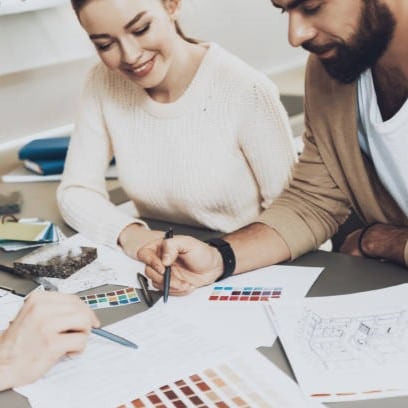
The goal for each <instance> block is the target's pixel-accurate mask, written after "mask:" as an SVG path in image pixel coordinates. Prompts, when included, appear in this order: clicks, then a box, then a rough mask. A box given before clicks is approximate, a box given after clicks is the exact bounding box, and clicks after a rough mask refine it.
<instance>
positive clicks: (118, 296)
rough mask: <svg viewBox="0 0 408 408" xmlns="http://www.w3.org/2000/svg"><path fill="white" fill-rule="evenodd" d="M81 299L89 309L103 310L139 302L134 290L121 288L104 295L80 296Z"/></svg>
mask: <svg viewBox="0 0 408 408" xmlns="http://www.w3.org/2000/svg"><path fill="white" fill-rule="evenodd" d="M81 299H82V300H83V301H84V302H85V303H86V304H87V305H89V307H90V308H91V309H104V308H107V307H117V306H125V305H130V304H132V303H139V302H140V299H139V297H138V295H137V292H136V289H135V288H123V289H119V290H114V291H111V292H106V293H97V294H94V295H87V296H81Z"/></svg>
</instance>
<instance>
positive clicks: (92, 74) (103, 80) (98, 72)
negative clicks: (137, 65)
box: [87, 61, 125, 86]
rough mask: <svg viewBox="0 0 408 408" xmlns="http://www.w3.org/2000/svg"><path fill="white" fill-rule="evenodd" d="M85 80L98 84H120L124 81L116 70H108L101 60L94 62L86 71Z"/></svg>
mask: <svg viewBox="0 0 408 408" xmlns="http://www.w3.org/2000/svg"><path fill="white" fill-rule="evenodd" d="M87 81H88V82H92V83H96V84H98V86H101V85H102V86H103V85H109V84H111V83H114V84H120V83H121V82H124V81H125V78H123V77H122V76H121V75H119V74H118V73H117V72H114V71H112V70H110V69H109V68H108V67H106V65H105V64H103V63H102V62H100V61H99V62H96V63H95V64H94V65H92V66H91V68H90V69H89V71H88V75H87Z"/></svg>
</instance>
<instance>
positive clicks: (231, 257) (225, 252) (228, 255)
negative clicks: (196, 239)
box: [206, 238, 236, 282]
mask: <svg viewBox="0 0 408 408" xmlns="http://www.w3.org/2000/svg"><path fill="white" fill-rule="evenodd" d="M206 243H207V244H208V245H210V246H212V247H214V248H216V249H217V250H218V252H219V253H220V254H221V258H222V263H223V266H224V270H223V273H222V275H221V276H220V277H219V278H218V279H217V280H216V282H218V281H220V280H223V279H226V278H228V277H230V276H231V275H232V274H233V273H234V271H235V264H236V262H235V254H234V251H233V250H232V248H231V245H230V244H229V243H228V242H227V241H224V240H223V239H221V238H212V239H209V240H207V241H206Z"/></svg>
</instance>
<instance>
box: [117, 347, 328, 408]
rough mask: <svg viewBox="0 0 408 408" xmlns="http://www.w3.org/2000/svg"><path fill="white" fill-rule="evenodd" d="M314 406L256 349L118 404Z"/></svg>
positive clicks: (159, 407)
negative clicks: (243, 355)
mask: <svg viewBox="0 0 408 408" xmlns="http://www.w3.org/2000/svg"><path fill="white" fill-rule="evenodd" d="M151 407H153V408H164V407H175V408H190V407H197V408H207V407H219V408H229V407H238V408H239V407H241V408H299V407H302V408H312V407H322V405H321V404H319V403H316V402H315V401H311V400H310V399H307V398H305V397H304V396H303V395H302V393H301V391H300V389H299V387H298V386H297V385H296V384H295V382H294V381H292V380H291V379H290V378H289V377H287V376H286V375H285V374H283V372H282V371H280V370H279V369H278V368H277V367H276V366H275V365H274V364H273V363H272V362H270V361H267V360H266V359H265V357H263V356H261V355H260V354H259V353H258V352H256V351H249V352H248V354H247V355H246V356H245V357H241V358H238V359H234V360H231V361H225V362H220V363H219V364H217V365H215V366H214V367H211V368H207V369H204V370H200V371H199V372H196V373H194V374H191V375H189V376H186V377H184V378H181V379H179V380H177V381H174V382H169V383H168V384H166V385H163V386H161V387H159V388H157V389H155V390H154V391H151V392H149V393H148V394H146V395H143V396H141V397H138V398H135V399H134V400H132V401H131V402H128V403H126V404H122V405H120V406H119V407H118V408H151Z"/></svg>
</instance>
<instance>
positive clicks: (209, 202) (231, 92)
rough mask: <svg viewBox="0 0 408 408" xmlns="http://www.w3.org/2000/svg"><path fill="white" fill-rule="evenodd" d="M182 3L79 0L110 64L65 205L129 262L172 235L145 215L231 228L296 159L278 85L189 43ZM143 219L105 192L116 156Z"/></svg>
mask: <svg viewBox="0 0 408 408" xmlns="http://www.w3.org/2000/svg"><path fill="white" fill-rule="evenodd" d="M180 3H181V0H72V4H73V6H74V9H75V11H76V13H77V16H78V18H79V21H80V23H81V24H82V26H83V28H84V29H85V31H86V32H87V33H88V35H89V37H90V39H91V40H92V41H93V43H94V45H95V47H96V49H97V51H98V54H99V56H100V58H101V60H102V63H100V64H98V65H97V66H95V67H94V68H93V69H92V70H91V72H90V74H89V76H88V78H87V82H86V85H85V89H84V91H83V94H82V98H81V103H80V108H79V114H78V118H77V122H76V129H75V132H74V134H73V135H72V140H71V144H70V147H69V151H68V155H67V160H66V165H65V170H64V175H63V180H62V183H61V185H60V186H59V189H58V203H59V208H60V210H61V213H62V216H63V217H64V219H65V221H66V222H67V223H68V224H70V225H71V226H72V227H73V228H75V229H76V230H78V231H79V232H81V233H82V234H84V235H85V236H87V237H89V238H91V239H93V240H96V241H98V242H101V243H104V244H107V245H110V246H117V245H119V246H121V247H122V248H123V250H124V251H125V252H126V253H127V254H128V255H129V256H132V257H135V258H136V257H137V255H136V254H137V250H138V248H140V247H141V246H142V245H144V244H146V243H147V242H150V241H152V240H154V239H157V238H159V237H162V236H163V233H162V232H159V231H153V230H150V229H149V227H148V225H146V223H144V222H143V221H142V220H141V219H140V217H146V218H155V219H162V220H168V221H171V222H174V223H184V224H189V225H192V226H199V227H207V228H211V229H214V230H219V231H223V232H229V231H233V230H236V229H237V228H239V227H242V226H244V225H246V224H248V223H250V222H251V221H252V220H254V219H255V217H256V216H257V215H258V214H259V213H260V212H261V211H262V209H263V208H266V207H268V206H269V205H270V204H271V202H272V201H273V200H274V198H275V197H277V196H278V194H279V193H280V191H281V190H282V189H283V188H284V187H285V186H286V185H287V183H288V181H289V178H290V171H291V167H292V165H293V164H294V162H295V157H296V155H295V149H294V146H293V142H292V137H291V132H290V127H289V122H288V117H287V114H286V112H285V110H284V108H283V106H282V104H281V103H280V100H279V94H278V91H277V89H276V87H275V86H274V84H273V83H272V82H271V81H270V80H269V79H268V78H267V77H266V76H264V75H263V74H261V73H259V72H258V71H256V70H255V69H253V68H251V67H250V66H248V65H247V64H246V63H244V62H243V61H241V60H240V59H238V58H237V57H235V56H233V55H231V54H230V53H228V52H227V51H226V50H224V49H223V48H221V47H220V46H219V45H217V44H214V43H202V42H196V41H194V40H191V39H188V38H186V37H185V36H184V35H183V34H182V32H181V30H180V28H179V26H178V24H177V14H178V11H179V7H180ZM113 156H114V157H115V159H116V166H117V170H118V174H119V180H120V183H121V186H122V187H123V189H124V191H125V192H126V193H127V195H128V196H129V197H130V199H131V200H132V201H133V203H134V205H135V213H136V215H135V217H132V216H129V215H127V214H125V213H124V212H122V211H120V210H119V209H117V208H116V207H115V206H114V205H113V204H112V203H111V202H110V201H109V199H108V194H107V191H106V186H105V179H104V174H105V170H106V168H107V166H108V164H109V162H110V161H111V159H112V157H113Z"/></svg>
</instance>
